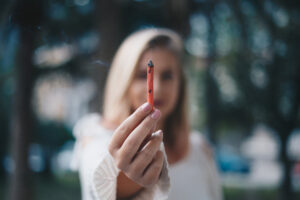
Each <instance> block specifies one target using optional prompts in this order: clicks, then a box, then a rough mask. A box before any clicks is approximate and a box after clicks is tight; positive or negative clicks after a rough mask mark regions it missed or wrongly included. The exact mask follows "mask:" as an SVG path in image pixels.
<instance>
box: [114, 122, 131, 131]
mask: <svg viewBox="0 0 300 200" xmlns="http://www.w3.org/2000/svg"><path fill="white" fill-rule="evenodd" d="M125 122H126V121H125ZM117 131H118V132H121V134H124V133H127V132H128V131H129V128H128V126H126V124H122V125H121V126H120V127H119V128H118V130H117Z"/></svg>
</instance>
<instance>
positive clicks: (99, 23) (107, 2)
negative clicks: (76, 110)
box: [90, 0, 121, 112]
mask: <svg viewBox="0 0 300 200" xmlns="http://www.w3.org/2000/svg"><path fill="white" fill-rule="evenodd" d="M95 3H96V8H95V25H96V29H97V30H98V32H99V33H100V45H99V48H98V51H97V54H96V57H97V58H95V59H97V60H100V62H99V63H104V64H103V65H97V66H96V67H95V69H94V70H92V73H91V74H90V75H91V77H92V79H93V80H94V81H95V83H96V87H97V89H96V91H97V93H96V96H95V98H94V99H93V100H92V102H91V104H90V105H91V106H90V107H91V110H93V111H96V112H102V104H103V93H104V86H105V82H106V77H107V73H108V70H109V65H110V63H111V60H112V57H113V55H114V53H115V51H116V50H117V48H118V45H119V43H120V11H121V5H120V2H119V1H116V0H100V1H96V2H95Z"/></svg>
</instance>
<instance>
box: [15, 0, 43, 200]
mask: <svg viewBox="0 0 300 200" xmlns="http://www.w3.org/2000/svg"><path fill="white" fill-rule="evenodd" d="M42 13H43V12H42V9H41V3H40V1H37V0H36V1H35V0H31V1H25V2H24V1H21V0H16V1H15V2H14V3H13V5H12V15H11V23H12V26H13V27H14V28H16V29H17V30H18V31H19V46H18V54H17V61H16V66H15V69H16V70H15V71H16V76H15V93H14V100H13V101H14V102H13V108H12V119H11V124H10V125H11V130H10V131H11V134H10V135H11V137H12V138H11V143H12V144H11V151H12V158H13V173H12V174H11V177H10V190H9V192H10V193H9V197H10V199H11V200H29V199H32V185H33V184H32V178H31V172H30V170H29V166H28V155H29V145H30V141H31V136H32V130H33V118H32V117H33V116H32V115H33V113H32V107H31V106H32V105H31V97H32V90H33V83H34V77H35V75H34V67H33V62H32V57H33V53H34V43H35V38H36V35H37V34H36V33H37V32H36V26H37V25H38V24H39V23H40V22H41V19H42Z"/></svg>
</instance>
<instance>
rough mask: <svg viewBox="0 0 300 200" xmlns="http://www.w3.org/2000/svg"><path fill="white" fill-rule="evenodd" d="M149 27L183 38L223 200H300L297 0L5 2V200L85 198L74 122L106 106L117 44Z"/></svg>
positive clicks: (0, 78) (195, 105)
mask: <svg viewBox="0 0 300 200" xmlns="http://www.w3.org/2000/svg"><path fill="white" fill-rule="evenodd" d="M145 27H167V28H171V29H174V30H176V31H177V32H178V33H180V35H181V36H182V37H183V38H184V48H185V50H184V51H185V56H184V70H185V73H186V76H187V79H188V87H189V94H190V95H189V101H190V103H189V105H190V108H189V109H190V118H191V119H192V124H193V128H194V129H197V130H199V131H200V132H202V133H203V134H204V135H205V136H206V137H207V138H208V139H209V141H210V143H211V145H212V147H213V149H214V153H215V157H216V162H217V165H218V169H219V172H220V175H221V180H222V186H223V192H224V199H226V200H242V199H245V200H254V199H255V200H259V199H263V200H296V199H300V53H299V52H300V51H299V47H300V1H297V0H285V1H281V0H98V1H96V0H42V1H41V0H27V1H24V0H2V1H1V4H0V99H1V101H0V111H1V112H0V132H1V134H0V135H1V139H0V198H1V199H12V200H31V199H37V200H40V199H41V200H50V199H51V200H52V199H56V200H68V199H70V200H71V199H72V200H79V199H81V191H80V183H79V177H78V173H77V172H74V171H72V170H71V168H70V162H71V160H72V151H73V147H74V137H73V135H72V129H73V126H74V124H75V122H76V121H77V120H78V119H79V118H80V117H82V116H84V115H85V114H87V113H90V112H100V113H101V111H102V107H101V105H102V101H103V88H104V84H105V80H106V76H107V72H108V70H109V68H110V63H111V60H112V57H113V55H114V53H115V51H116V49H117V47H118V46H119V44H120V43H121V41H122V40H123V39H124V38H125V37H126V36H127V35H129V34H130V33H132V32H134V31H136V30H139V29H141V28H145Z"/></svg>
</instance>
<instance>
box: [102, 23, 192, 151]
mask: <svg viewBox="0 0 300 200" xmlns="http://www.w3.org/2000/svg"><path fill="white" fill-rule="evenodd" d="M160 37H165V38H168V40H169V42H168V45H167V46H165V45H164V44H163V45H162V46H163V47H168V49H169V50H170V51H172V52H173V53H178V54H179V55H180V54H181V52H182V48H183V47H182V41H181V38H180V36H179V35H178V34H177V33H175V32H173V31H171V30H168V29H163V28H151V29H144V30H140V31H137V32H135V33H133V34H131V35H130V36H129V37H128V38H126V39H125V40H124V42H123V43H122V44H121V46H120V48H119V49H118V51H117V53H116V54H115V57H114V59H113V62H112V64H111V68H110V72H109V75H108V78H107V82H106V87H105V93H104V104H103V117H104V119H106V120H108V121H110V122H113V123H116V124H120V123H121V122H122V121H123V120H125V119H126V118H127V117H128V116H129V115H130V114H131V102H129V100H128V98H127V91H128V89H129V87H130V85H131V83H132V81H133V78H134V75H135V72H136V69H137V65H138V61H139V59H140V57H141V55H142V54H143V53H144V52H145V51H147V50H149V49H151V48H155V47H156V46H155V45H156V44H155V43H153V41H155V39H158V38H160ZM158 45H159V44H158ZM180 72H181V73H180V74H181V77H180V79H181V80H180V81H181V84H180V88H179V98H178V101H177V105H176V107H175V109H174V111H173V112H172V113H171V114H170V117H168V118H167V121H166V129H167V130H164V132H166V131H168V132H174V131H175V130H181V131H184V132H186V131H188V129H189V124H188V119H187V117H188V114H187V110H188V109H187V94H186V83H185V78H184V74H183V70H182V69H181V67H180ZM145 95H146V94H145ZM175 126H176V127H175ZM175 128H176V129H175ZM174 134H175V133H174ZM165 135H166V134H165ZM172 135H173V134H172ZM176 138H177V134H176ZM176 138H175V137H173V136H171V137H170V138H168V137H167V139H166V140H167V143H169V144H170V145H171V146H173V145H174V142H175V139H176ZM176 140H177V139H176Z"/></svg>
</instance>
